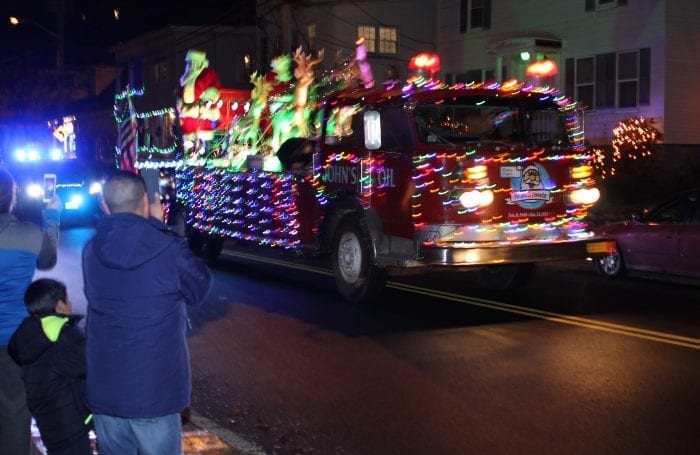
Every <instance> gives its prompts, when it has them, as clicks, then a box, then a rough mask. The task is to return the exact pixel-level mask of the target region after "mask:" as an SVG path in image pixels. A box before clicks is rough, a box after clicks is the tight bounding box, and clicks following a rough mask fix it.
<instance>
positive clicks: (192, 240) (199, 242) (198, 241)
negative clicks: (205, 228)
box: [185, 226, 206, 256]
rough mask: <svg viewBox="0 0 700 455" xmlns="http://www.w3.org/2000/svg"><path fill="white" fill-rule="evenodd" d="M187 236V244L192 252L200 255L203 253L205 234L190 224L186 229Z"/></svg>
mask: <svg viewBox="0 0 700 455" xmlns="http://www.w3.org/2000/svg"><path fill="white" fill-rule="evenodd" d="M185 237H186V238H187V244H188V245H189V247H190V249H191V250H192V252H193V253H194V254H196V255H198V256H199V255H201V254H202V248H204V242H205V241H206V236H205V234H203V233H201V232H199V231H198V230H196V229H192V228H191V227H189V226H188V227H186V229H185Z"/></svg>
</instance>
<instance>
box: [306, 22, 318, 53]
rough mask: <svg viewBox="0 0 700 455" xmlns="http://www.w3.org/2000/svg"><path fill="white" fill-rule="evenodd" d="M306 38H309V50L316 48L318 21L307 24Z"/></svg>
mask: <svg viewBox="0 0 700 455" xmlns="http://www.w3.org/2000/svg"><path fill="white" fill-rule="evenodd" d="M306 38H307V39H308V40H309V42H308V45H309V51H315V50H316V22H312V23H310V24H309V25H307V26H306Z"/></svg>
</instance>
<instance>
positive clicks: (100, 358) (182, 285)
mask: <svg viewBox="0 0 700 455" xmlns="http://www.w3.org/2000/svg"><path fill="white" fill-rule="evenodd" d="M83 274H84V282H85V295H86V297H87V300H88V315H87V333H86V335H87V402H88V406H89V407H90V409H91V410H92V412H93V413H95V414H107V415H111V416H117V417H123V418H153V417H160V416H164V415H169V414H175V413H179V412H181V411H182V410H183V409H185V408H186V407H187V406H189V403H190V396H191V389H192V381H191V374H190V362H189V352H188V349H187V342H186V328H187V313H186V308H185V307H186V305H187V304H190V305H197V304H200V303H202V302H203V301H204V299H205V297H206V295H207V294H208V292H209V288H210V285H211V275H210V272H209V269H208V268H207V266H206V265H205V264H204V263H203V262H202V261H201V260H200V259H199V258H197V257H196V256H195V255H194V254H193V253H192V251H191V250H190V249H189V247H188V245H187V242H186V240H185V239H184V238H183V237H181V236H178V235H177V234H175V233H173V232H171V231H169V230H167V229H166V227H165V225H164V224H163V223H161V222H160V221H158V220H156V219H155V218H151V219H150V220H147V219H145V218H143V217H140V216H138V215H134V214H130V213H117V214H114V215H109V216H107V217H105V218H103V219H102V220H100V222H99V223H98V225H97V229H96V233H95V236H94V237H93V238H92V240H90V241H89V242H88V243H87V244H86V245H85V248H84V250H83Z"/></svg>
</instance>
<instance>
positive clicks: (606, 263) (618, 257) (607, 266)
mask: <svg viewBox="0 0 700 455" xmlns="http://www.w3.org/2000/svg"><path fill="white" fill-rule="evenodd" d="M595 268H596V269H597V270H598V273H600V274H601V275H603V276H604V277H606V278H616V277H619V276H622V275H624V274H625V272H626V271H627V268H626V267H625V260H624V259H623V258H622V254H620V252H619V251H618V252H616V253H613V254H608V255H606V256H600V257H597V258H595Z"/></svg>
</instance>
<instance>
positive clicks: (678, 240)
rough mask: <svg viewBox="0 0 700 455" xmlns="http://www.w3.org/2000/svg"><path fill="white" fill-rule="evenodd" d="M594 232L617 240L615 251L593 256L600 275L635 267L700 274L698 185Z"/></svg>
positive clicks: (637, 268) (699, 200)
mask: <svg viewBox="0 0 700 455" xmlns="http://www.w3.org/2000/svg"><path fill="white" fill-rule="evenodd" d="M595 233H596V234H598V235H602V236H606V237H612V238H614V239H615V240H616V241H617V252H616V253H613V254H610V255H608V256H603V257H599V258H597V259H596V260H595V264H596V268H597V270H598V272H600V273H601V274H602V275H603V276H606V277H611V278H612V277H617V276H620V275H623V274H624V273H625V272H627V271H629V270H634V271H640V272H654V273H663V274H670V275H679V276H686V277H697V278H700V188H698V189H692V190H687V191H683V192H680V193H677V194H674V195H673V196H671V197H669V198H667V199H665V200H664V201H663V202H661V203H660V204H658V205H656V206H655V207H653V208H651V209H645V210H644V211H643V212H641V213H638V214H634V215H632V219H631V220H629V221H625V222H622V223H616V224H610V225H608V226H603V227H601V228H599V229H596V230H595Z"/></svg>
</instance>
